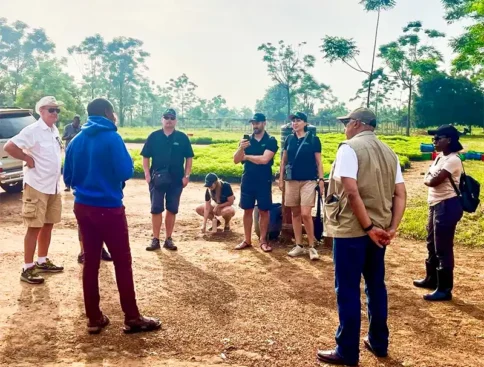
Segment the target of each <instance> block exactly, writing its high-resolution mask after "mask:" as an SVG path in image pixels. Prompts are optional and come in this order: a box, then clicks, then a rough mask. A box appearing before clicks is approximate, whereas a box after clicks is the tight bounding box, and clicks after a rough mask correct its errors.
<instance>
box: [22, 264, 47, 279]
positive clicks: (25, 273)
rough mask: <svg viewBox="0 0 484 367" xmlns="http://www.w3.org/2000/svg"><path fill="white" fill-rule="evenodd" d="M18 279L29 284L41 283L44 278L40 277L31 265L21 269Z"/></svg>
mask: <svg viewBox="0 0 484 367" xmlns="http://www.w3.org/2000/svg"><path fill="white" fill-rule="evenodd" d="M20 280H21V281H22V282H26V283H30V284H42V283H43V282H44V278H42V277H41V276H40V275H39V274H38V272H37V268H36V267H35V265H34V266H32V267H31V268H28V269H25V270H22V274H21V275H20Z"/></svg>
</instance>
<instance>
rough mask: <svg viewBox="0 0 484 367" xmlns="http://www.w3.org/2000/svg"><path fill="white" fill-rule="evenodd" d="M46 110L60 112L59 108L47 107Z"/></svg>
mask: <svg viewBox="0 0 484 367" xmlns="http://www.w3.org/2000/svg"><path fill="white" fill-rule="evenodd" d="M47 111H49V113H54V112H56V113H58V114H59V113H60V112H61V110H60V108H48V109H47Z"/></svg>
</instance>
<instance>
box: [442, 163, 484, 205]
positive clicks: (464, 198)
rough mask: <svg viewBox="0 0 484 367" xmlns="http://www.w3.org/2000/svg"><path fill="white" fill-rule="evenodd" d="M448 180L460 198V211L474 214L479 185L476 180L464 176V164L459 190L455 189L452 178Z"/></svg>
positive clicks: (477, 202)
mask: <svg viewBox="0 0 484 367" xmlns="http://www.w3.org/2000/svg"><path fill="white" fill-rule="evenodd" d="M449 180H450V183H451V184H452V187H453V188H454V191H455V193H456V194H457V196H458V197H459V198H460V202H461V204H462V209H463V210H464V211H465V212H467V213H475V212H476V210H477V207H478V206H479V203H480V200H479V194H480V191H481V184H480V183H479V182H478V181H477V180H476V179H474V178H473V177H471V176H468V175H467V174H466V171H465V169H464V164H462V175H461V176H460V182H459V188H457V185H456V184H455V182H454V180H453V179H452V177H449Z"/></svg>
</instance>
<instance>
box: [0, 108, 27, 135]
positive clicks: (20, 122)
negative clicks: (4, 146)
mask: <svg viewBox="0 0 484 367" xmlns="http://www.w3.org/2000/svg"><path fill="white" fill-rule="evenodd" d="M34 122H35V118H34V117H33V116H32V115H30V114H28V113H25V112H23V113H9V114H5V115H0V139H10V138H13V137H14V136H15V135H17V134H18V133H19V132H20V131H21V130H22V129H23V128H24V127H26V126H28V125H30V124H32V123H34Z"/></svg>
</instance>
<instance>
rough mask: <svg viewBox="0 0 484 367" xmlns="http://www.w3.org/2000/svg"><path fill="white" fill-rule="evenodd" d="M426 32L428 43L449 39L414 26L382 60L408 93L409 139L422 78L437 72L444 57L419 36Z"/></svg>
mask: <svg viewBox="0 0 484 367" xmlns="http://www.w3.org/2000/svg"><path fill="white" fill-rule="evenodd" d="M422 31H423V32H424V33H425V34H426V36H427V38H428V39H433V38H439V37H445V34H443V33H441V32H438V31H436V30H429V29H426V30H424V29H423V27H422V23H421V22H419V21H416V22H410V23H408V25H407V26H406V27H404V28H403V32H404V35H403V36H401V37H400V38H399V39H398V40H397V41H396V42H392V43H389V44H387V45H383V46H381V47H380V55H379V56H380V57H381V58H382V59H383V61H384V62H385V64H386V65H387V67H388V68H389V69H390V72H391V74H390V76H391V77H392V78H393V80H394V81H395V82H398V83H399V84H400V85H401V86H402V87H403V88H404V89H408V106H407V110H408V112H407V115H408V117H407V131H406V134H407V136H410V122H411V115H412V113H411V111H412V98H413V92H414V88H415V87H416V84H417V83H418V82H419V80H420V78H421V77H423V76H426V75H428V74H430V73H432V72H435V71H436V70H437V66H438V63H439V62H441V61H442V54H441V53H440V52H439V51H437V49H436V48H435V47H433V46H428V45H424V44H422V38H421V37H420V36H419V34H420V33H421V32H422Z"/></svg>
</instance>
